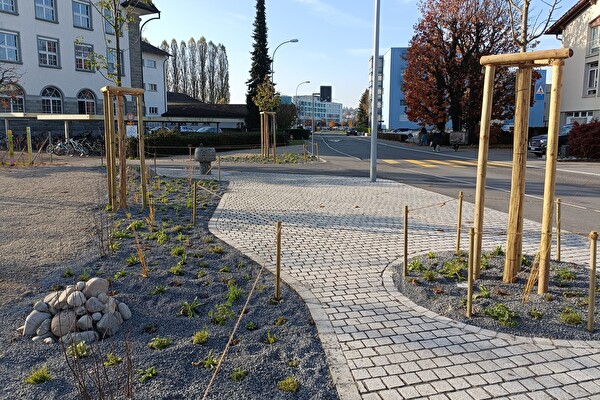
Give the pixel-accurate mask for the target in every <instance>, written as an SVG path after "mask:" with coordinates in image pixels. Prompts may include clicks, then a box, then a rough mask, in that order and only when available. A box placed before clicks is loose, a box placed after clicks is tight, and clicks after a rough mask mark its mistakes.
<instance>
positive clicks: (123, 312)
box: [119, 303, 131, 321]
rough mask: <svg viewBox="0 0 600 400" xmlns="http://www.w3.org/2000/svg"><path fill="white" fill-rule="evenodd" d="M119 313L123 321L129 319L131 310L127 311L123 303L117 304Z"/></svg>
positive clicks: (127, 308)
mask: <svg viewBox="0 0 600 400" xmlns="http://www.w3.org/2000/svg"><path fill="white" fill-rule="evenodd" d="M119 313H121V316H122V317H123V319H124V320H125V321H127V320H128V319H129V318H131V310H129V307H128V306H127V304H125V303H119Z"/></svg>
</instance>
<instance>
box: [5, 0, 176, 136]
mask: <svg viewBox="0 0 600 400" xmlns="http://www.w3.org/2000/svg"><path fill="white" fill-rule="evenodd" d="M122 7H123V8H127V9H128V11H131V12H133V13H134V14H135V15H137V16H138V18H136V21H135V22H133V23H129V24H128V26H127V27H126V29H125V33H124V35H123V37H122V38H121V39H120V44H121V50H122V55H123V57H122V59H123V65H122V74H123V78H122V86H124V87H134V88H142V87H144V86H145V88H146V89H148V94H147V96H146V98H145V102H146V103H147V104H146V114H153V115H160V114H161V113H163V112H165V111H166V91H165V79H164V59H165V57H167V56H168V54H166V53H164V52H163V51H161V50H160V49H157V48H155V47H153V46H150V45H146V44H144V46H142V43H141V40H140V32H139V27H140V25H139V21H140V20H139V16H143V15H149V14H157V13H159V11H158V9H156V7H155V6H154V5H153V4H151V3H150V4H146V3H145V2H141V1H124V2H122ZM111 36H113V37H112V38H111ZM107 38H108V39H110V42H109V41H107V40H106V39H107ZM114 43H115V38H114V34H112V35H111V26H110V24H107V23H106V21H105V19H104V18H103V17H102V16H101V15H100V13H99V12H98V11H97V10H96V8H94V7H93V5H92V4H90V2H89V1H86V0H61V1H58V0H0V68H2V69H3V70H6V69H11V68H12V69H14V71H15V72H16V73H17V75H19V76H20V78H19V79H18V82H17V85H16V87H13V88H12V89H13V90H6V89H7V88H3V89H4V90H2V92H3V93H2V94H3V95H4V98H3V99H0V116H1V117H4V118H17V119H18V117H20V118H28V119H29V122H28V124H30V122H31V118H35V116H36V115H37V114H88V115H98V116H100V115H102V113H103V105H102V103H103V102H102V93H101V92H100V88H102V87H104V86H107V85H114V82H112V81H111V80H110V79H108V78H107V77H106V75H107V74H106V70H104V69H103V68H100V69H96V68H94V66H93V64H92V63H91V62H90V55H92V54H98V55H102V56H104V57H106V61H107V67H108V70H111V72H114V68H115V62H116V52H115V49H114V48H111V47H110V46H114ZM142 51H144V53H143V54H142ZM142 60H143V63H144V66H145V67H144V68H142ZM144 84H145V85H144ZM8 92H11V96H10V97H7V95H6V94H7V93H8ZM131 110H132V111H134V110H135V109H134V108H132V109H131ZM10 113H19V114H20V116H19V115H15V114H12V115H11V114H10ZM44 123H46V124H49V123H50V122H42V121H37V125H43V124H44ZM34 125H35V123H34ZM39 129H42V128H41V127H40V128H39Z"/></svg>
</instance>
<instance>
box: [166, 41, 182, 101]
mask: <svg viewBox="0 0 600 400" xmlns="http://www.w3.org/2000/svg"><path fill="white" fill-rule="evenodd" d="M169 73H170V74H171V85H172V86H171V91H173V92H175V93H179V92H180V88H181V76H180V75H179V46H177V40H175V39H171V62H170V63H169Z"/></svg>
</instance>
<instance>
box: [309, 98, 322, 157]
mask: <svg viewBox="0 0 600 400" xmlns="http://www.w3.org/2000/svg"><path fill="white" fill-rule="evenodd" d="M315 96H319V100H321V97H320V96H321V93H313V94H312V95H311V97H312V131H311V133H310V151H311V155H314V154H315V130H316V126H315Z"/></svg>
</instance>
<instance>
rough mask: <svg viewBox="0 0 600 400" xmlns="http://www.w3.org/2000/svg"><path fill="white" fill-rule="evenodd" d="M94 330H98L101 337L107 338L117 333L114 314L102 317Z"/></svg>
mask: <svg viewBox="0 0 600 400" xmlns="http://www.w3.org/2000/svg"><path fill="white" fill-rule="evenodd" d="M96 328H98V330H99V331H100V334H101V335H102V337H108V336H112V335H114V334H115V333H117V332H118V331H119V329H120V326H119V321H118V320H117V317H116V316H115V314H112V313H107V314H104V315H103V316H102V318H101V319H100V321H98V323H97V324H96Z"/></svg>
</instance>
